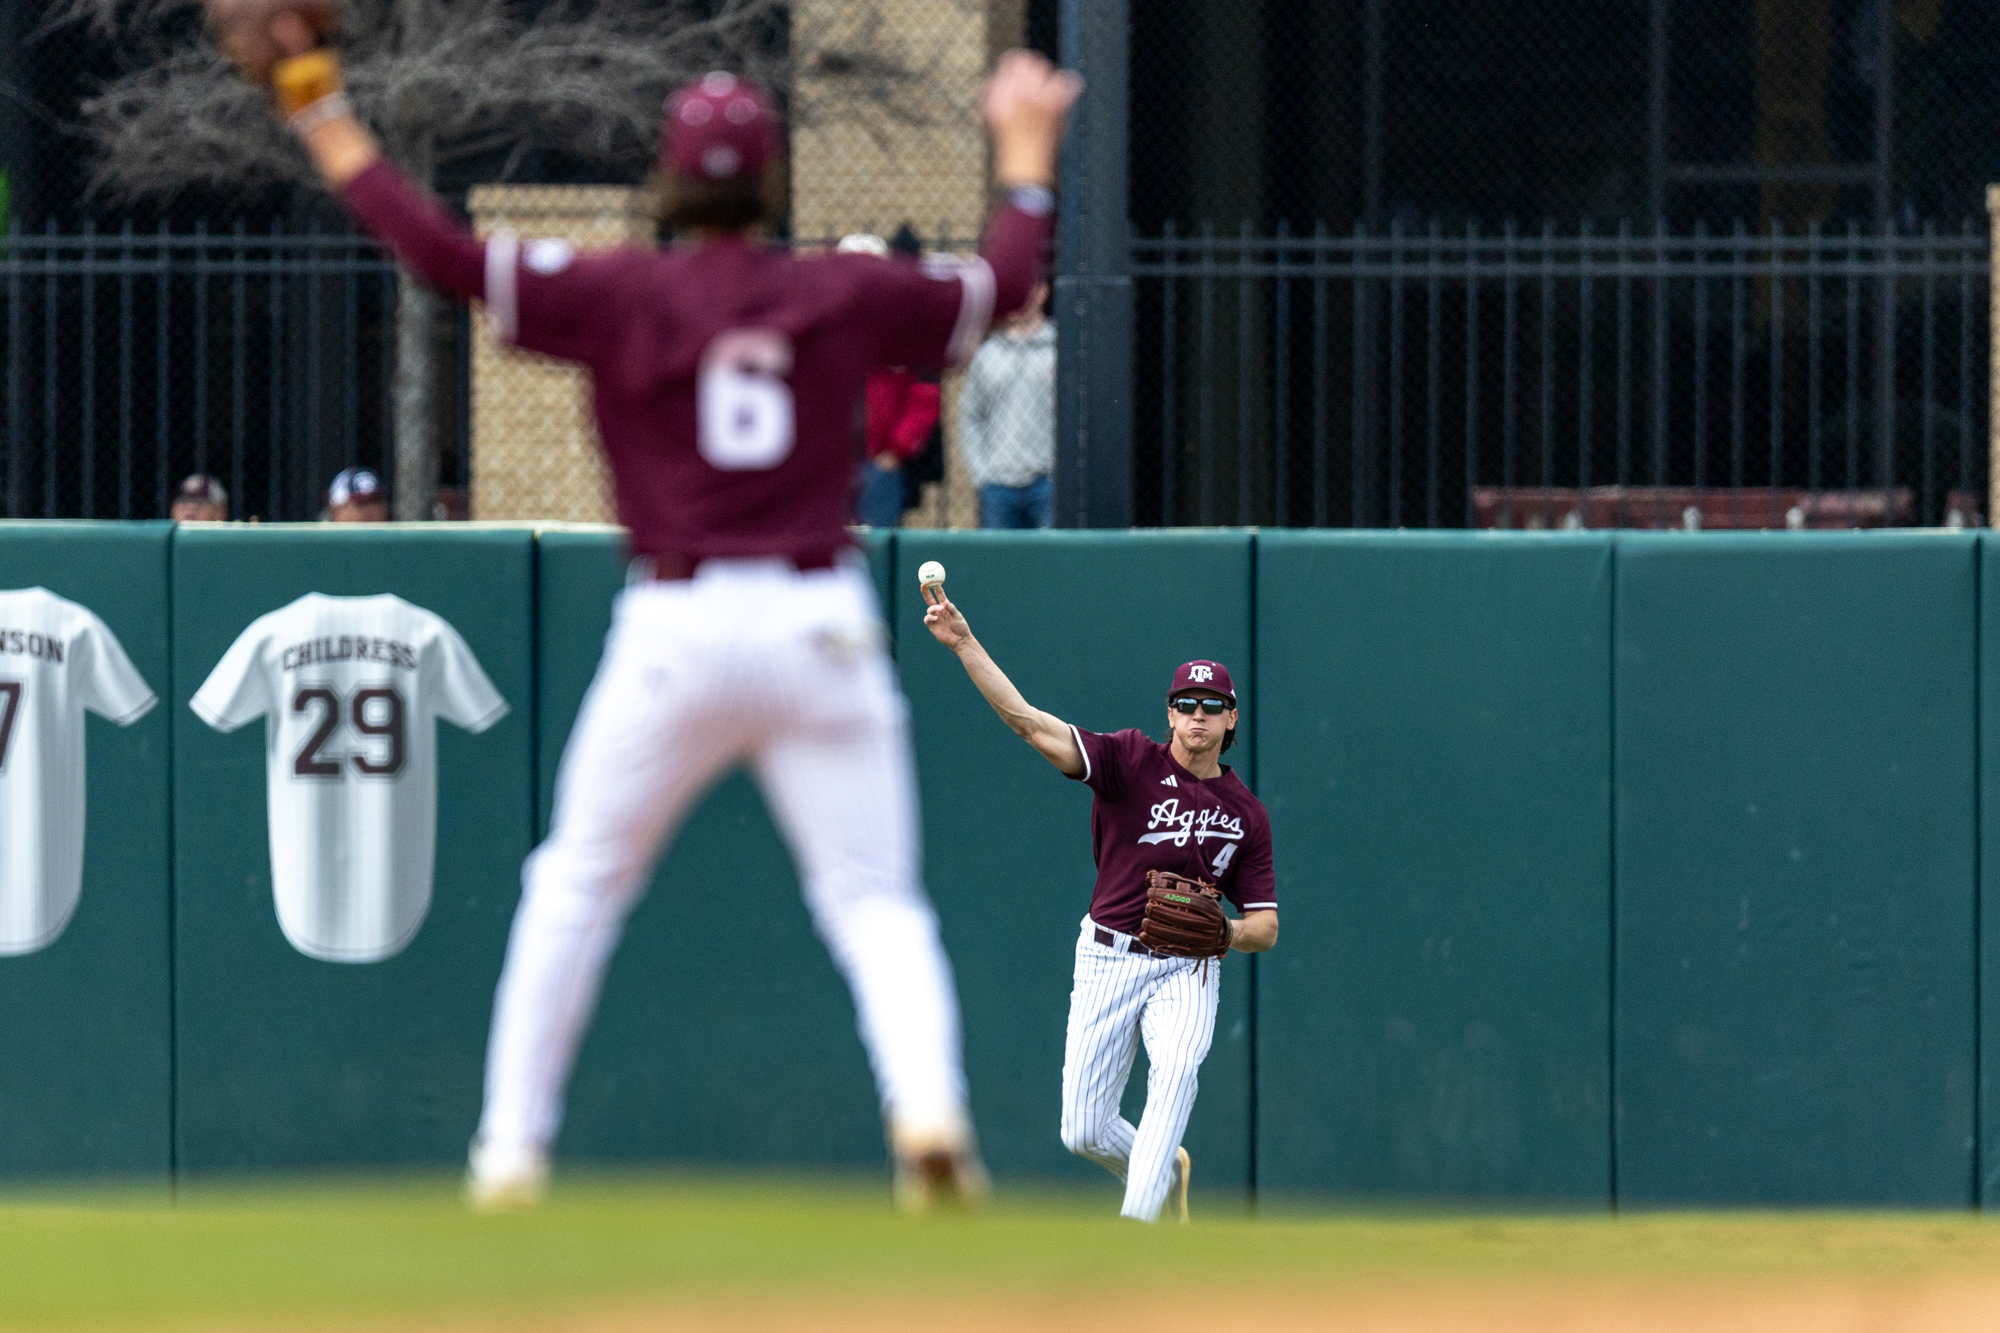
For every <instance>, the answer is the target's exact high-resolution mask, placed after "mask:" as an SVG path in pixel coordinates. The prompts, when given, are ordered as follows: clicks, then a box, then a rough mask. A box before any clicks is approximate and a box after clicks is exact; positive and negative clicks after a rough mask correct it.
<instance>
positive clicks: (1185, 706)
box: [1171, 694, 1231, 717]
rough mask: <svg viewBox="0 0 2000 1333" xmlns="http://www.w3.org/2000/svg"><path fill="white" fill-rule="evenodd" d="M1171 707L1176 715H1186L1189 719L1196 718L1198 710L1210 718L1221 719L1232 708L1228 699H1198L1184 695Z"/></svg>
mask: <svg viewBox="0 0 2000 1333" xmlns="http://www.w3.org/2000/svg"><path fill="white" fill-rule="evenodd" d="M1171 705H1172V707H1173V710H1174V711H1175V712H1176V713H1185V714H1187V715H1188V716H1189V717H1193V716H1194V710H1195V709H1197V708H1199V709H1200V710H1201V711H1202V712H1204V713H1207V714H1208V715H1209V716H1210V717H1221V716H1222V715H1223V714H1224V713H1226V712H1228V711H1229V709H1230V707H1231V704H1230V702H1229V700H1227V699H1197V698H1195V697H1194V696H1193V695H1191V694H1184V695H1182V696H1181V697H1180V698H1178V699H1175V700H1172V701H1171Z"/></svg>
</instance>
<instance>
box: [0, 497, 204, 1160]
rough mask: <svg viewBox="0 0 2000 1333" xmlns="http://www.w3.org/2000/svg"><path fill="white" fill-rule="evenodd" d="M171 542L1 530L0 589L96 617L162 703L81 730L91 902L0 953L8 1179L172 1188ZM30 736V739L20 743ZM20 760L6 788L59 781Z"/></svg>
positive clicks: (83, 901)
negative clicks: (98, 1179)
mask: <svg viewBox="0 0 2000 1333" xmlns="http://www.w3.org/2000/svg"><path fill="white" fill-rule="evenodd" d="M172 532H173V528H172V525H171V524H166V523H127V524H111V523H5V524H0V589H30V588H37V587H39V588H46V589H47V590H48V591H49V592H51V593H54V594H55V595H56V596H57V597H60V598H63V599H65V600H67V601H70V602H74V603H76V604H78V605H79V606H82V607H85V608H87V609H89V610H90V611H92V612H94V613H95V614H96V615H97V617H98V618H99V619H100V620H101V621H103V623H104V625H105V627H106V628H107V629H108V630H109V631H110V632H111V633H112V634H113V635H115V636H116V638H117V641H118V643H119V644H120V645H121V646H122V647H123V649H124V651H125V654H126V656H127V657H129V658H130V659H131V662H132V665H133V667H134V668H135V669H136V670H137V671H138V673H139V675H140V676H141V677H142V678H143V679H144V681H145V682H146V685H147V686H148V687H150V688H151V690H152V691H153V693H154V694H155V695H156V696H158V699H159V702H158V703H157V704H155V705H154V707H153V708H152V709H151V710H150V711H149V712H147V713H146V714H145V716H143V717H141V718H140V719H139V720H138V721H136V722H134V723H132V724H131V725H130V726H124V727H120V726H117V725H115V724H114V723H113V722H111V721H108V720H106V719H105V718H103V717H100V716H90V715H84V714H78V715H77V716H76V717H75V718H74V719H73V721H75V722H76V723H78V724H80V725H81V726H82V729H83V738H82V739H83V742H84V750H85V777H86V781H87V784H88V786H87V794H86V797H85V807H86V808H85V818H86V825H87V828H86V833H87V836H86V837H85V840H84V844H83V851H84V856H83V880H82V885H81V893H80V896H79V897H78V898H77V900H76V908H75V912H74V914H73V915H72V916H71V917H70V918H69V921H68V924H67V926H65V927H64V928H63V929H62V932H61V934H59V935H58V936H56V938H55V939H54V940H53V941H52V942H50V943H48V944H47V945H46V946H44V947H42V948H39V949H36V950H34V951H33V952H28V953H21V954H15V955H12V956H7V957H0V1174H4V1175H36V1174H51V1173H65V1174H67V1173H91V1174H94V1173H116V1174H120V1175H126V1176H155V1177H158V1178H159V1179H160V1180H161V1181H162V1182H164V1181H165V1180H166V1178H167V1173H168V1171H169V1169H170V1167H171V1165H172V1162H173V1144H172V1134H173V1106H174V1099H173V1086H172V1079H173V1027H172V1019H173V997H172V987H173V981H172V970H171V968H172V959H173V946H172V943H171V940H170V936H169V931H170V928H171V912H172V904H173V881H172V876H171V874H170V849H171V847H172V839H171V833H170V830H169V826H168V811H169V808H170V807H169V795H168V783H167V779H168V773H169V771H170V768H169V764H170V756H169V747H170V745H171V743H172V737H173V730H174V725H175V722H176V719H175V718H174V717H173V709H172V706H171V702H170V700H169V697H168V680H169V662H168V646H169V643H170V641H171V638H170V636H171V626H170V624H169V620H168V606H169V605H170V601H169V598H168V595H167V577H168V555H169V549H170V543H171V540H172ZM7 628H9V627H8V626H6V625H4V624H0V630H5V629H7ZM27 661H28V659H27V658H26V657H25V656H23V655H21V654H18V653H17V654H6V653H0V679H6V680H12V681H23V680H26V682H27V686H28V688H29V689H30V690H32V689H34V688H35V682H34V681H33V680H32V678H31V672H32V668H30V667H28V666H27V665H26V663H27ZM51 665H53V664H51ZM65 665H67V666H69V667H70V668H71V669H76V668H77V664H76V663H68V664H65ZM8 697H9V696H6V695H0V708H4V706H5V704H6V703H7V702H8ZM17 706H18V703H17ZM4 720H5V718H4V713H0V721H4ZM22 737H23V731H22V730H21V729H19V728H18V727H17V729H16V730H15V731H14V732H13V734H11V735H10V737H9V740H10V741H16V742H18V741H19V740H20V739H22ZM45 739H46V738H45ZM9 748H10V751H11V752H10V753H9V754H7V755H5V756H0V758H4V761H5V767H4V768H0V782H4V783H7V784H10V785H11V784H13V783H16V782H20V781H24V780H29V781H34V782H36V783H38V784H40V783H47V782H51V781H52V780H53V779H54V774H53V773H52V772H50V771H49V770H46V769H42V768H40V767H38V766H36V765H34V764H33V762H32V761H33V758H34V756H32V755H30V754H29V753H27V752H26V750H25V749H15V748H13V747H12V746H10V747H9ZM5 853H6V849H5V848H3V847H0V857H4V856H5ZM3 873H4V872H0V874H3ZM17 887H24V886H13V885H9V886H7V888H8V889H9V890H12V889H14V888H17Z"/></svg>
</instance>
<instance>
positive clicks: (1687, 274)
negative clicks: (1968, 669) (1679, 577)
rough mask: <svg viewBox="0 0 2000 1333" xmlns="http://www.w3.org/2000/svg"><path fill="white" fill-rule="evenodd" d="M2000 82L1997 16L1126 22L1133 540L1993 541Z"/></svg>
mask: <svg viewBox="0 0 2000 1333" xmlns="http://www.w3.org/2000/svg"><path fill="white" fill-rule="evenodd" d="M1885 6H1886V7H1885ZM1996 85H2000V17H1996V15H1995V13H1994V11H1992V9H1991V7H1990V6H1980V5H1975V4H1972V3H1969V2H1968V0H1750V2H1748V3H1745V2H1744V0H1730V2H1728V3H1725V2H1724V0H1653V3H1650V4H1640V5H1625V6H1615V5H1614V6H1592V5H1583V4H1556V5H1528V6H1523V5H1510V4H1501V3H1497V0H1474V2H1472V3H1465V2H1464V0H1454V2H1453V3H1445V2H1444V0H1407V2H1406V3H1398V4H1395V5H1390V4H1388V3H1387V2H1386V0H1346V2H1345V3H1334V4H1317V3H1284V2H1282V0H1266V2H1265V3H1262V4H1258V3H1248V4H1245V3H1228V4H1225V3H1221V2H1220V0H1168V2H1167V3H1163V4H1160V5H1154V6H1144V7H1140V6H1135V7H1134V9H1133V29H1132V87H1133V91H1132V109H1133V114H1132V130H1131V192H1132V217H1133V224H1134V231H1135V235H1136V237H1137V238H1138V239H1137V241H1136V243H1135V251H1134V260H1135V273H1136V274H1137V276H1138V283H1137V300H1138V310H1137V314H1138V329H1139V334H1138V346H1137V348H1136V356H1135V366H1136V382H1135V413H1134V415H1135V422H1134V456H1133V462H1134V467H1133V478H1134V482H1133V490H1134V495H1133V501H1134V514H1135V517H1136V518H1137V520H1138V521H1140V522H1162V523H1174V522H1210V521H1236V522H1261V523H1282V524H1315V523H1317V524H1326V523H1331V524H1342V525H1345V524H1353V525H1374V524H1383V525H1426V524H1428V525H1438V524H1444V525H1459V524H1494V523H1502V524H1516V523H1534V524H1541V523H1545V522H1549V523H1559V522H1565V521H1567V522H1572V523H1587V524H1590V525H1592V526H1596V525H1597V524H1598V522H1599V520H1600V518H1601V517H1602V516H1603V515H1604V514H1606V513H1610V514H1613V515H1615V516H1616V521H1619V522H1626V523H1641V524H1644V525H1667V524H1671V525H1672V526H1686V525H1689V524H1696V525H1708V526H1713V525H1715V524H1717V523H1725V524H1728V523H1742V524H1745V525H1750V526H1769V525H1770V524H1769V522H1768V515H1767V514H1766V511H1767V510H1769V509H1770V505H1771V504H1772V503H1775V502H1776V501H1777V500H1784V501H1785V503H1783V504H1779V505H1778V506H1777V508H1776V510H1775V511H1773V512H1776V513H1777V514H1778V515H1780V516H1781V517H1788V518H1789V519H1790V521H1791V522H1792V523H1793V524H1794V525H1798V524H1799V523H1801V522H1806V523H1808V524H1809V525H1817V524H1819V523H1820V522H1822V521H1824V522H1826V523H1845V522H1850V521H1851V522H1856V523H1858V522H1866V521H1870V520H1869V519H1868V517H1867V516H1868V515H1870V514H1875V515H1880V517H1877V518H1875V519H1874V520H1872V521H1875V522H1883V521H1887V522H1898V521H1901V522H1946V521H1977V520H1978V518H1979V515H1980V513H1981V512H1982V511H1983V510H1984V507H1985V506H1984V499H1983V496H1984V491H1985V487H1986V465H1985V456H1986V439H1987V421H1986V416H1987V403H1986V392H1985V385H1986V375H1987V356H1988V351H1987V345H1986V330H1987V324H1988V317H1987V304H1986V303H1987V294H1986V271H1987V247H1986V243H1985V239H1984V238H1985V220H1984V212H1985V208H1984V199H1983V193H1984V187H1985V185H1986V183H1987V182H1988V181H1991V180H1995V179H2000V134H1996V133H1995V131H1996V130H2000V125H1996V124H1995V123H1994V122H1995V119H1996V114H2000V113H1996V111H1995V110H1994V101H1995V99H1994V98H1993V96H1992V92H1993V91H1994V90H1995V88H1996ZM1621 236H1622V237H1623V239H1620V237H1621ZM1315 237H1317V238H1318V239H1317V240H1315V239H1314V238H1315ZM1598 485H1603V486H1610V487H1613V488H1614V489H1615V488H1619V487H1624V488H1627V489H1626V490H1624V491H1620V492H1619V493H1618V495H1617V496H1616V497H1613V498H1611V499H1607V498H1606V497H1604V496H1597V497H1596V498H1595V499H1592V498H1591V497H1590V496H1589V495H1586V494H1585V492H1588V491H1590V490H1591V489H1592V488H1593V487H1594V486H1598ZM1631 488H1641V489H1639V490H1632V489H1631ZM1674 488H1679V489H1677V490H1676V489H1674ZM1531 489H1532V490H1535V491H1537V492H1539V493H1540V496H1539V498H1535V497H1531V496H1529V495H1528V491H1529V490H1531ZM1745 489H1758V490H1762V491H1764V492H1767V494H1765V495H1763V496H1762V497H1760V498H1758V499H1757V500H1756V501H1755V502H1754V503H1752V502H1748V501H1746V500H1744V499H1743V498H1741V497H1739V499H1738V500H1736V501H1732V502H1730V503H1722V502H1721V499H1720V498H1719V497H1721V496H1722V495H1723V493H1724V492H1729V491H1734V490H1745ZM1670 490H1671V491H1673V493H1672V494H1671V495H1670V494H1669V493H1668V492H1669V491H1670ZM1829 490H1837V491H1839V492H1841V493H1842V495H1843V496H1844V497H1847V498H1843V499H1842V500H1841V501H1840V502H1838V503H1835V502H1834V501H1832V500H1830V499H1828V498H1827V497H1826V494H1825V492H1827V491H1829ZM1711 491H1712V492H1714V494H1711V493H1710V492H1711ZM1556 492H1563V493H1564V495H1557V494H1556ZM1572 492H1573V493H1574V494H1573V495H1571V494H1569V493H1572ZM1682 492H1685V493H1682ZM1861 492H1873V493H1874V494H1875V496H1876V498H1875V500H1874V501H1872V502H1870V503H1862V502H1861V500H1860V499H1859V498H1857V497H1858V496H1859V493H1861ZM1795 493H1796V494H1795ZM1565 495H1567V496H1568V498H1567V499H1565ZM1871 504H1872V507H1871ZM1607 506H1608V508H1607ZM1793 511H1797V512H1796V513H1794V512H1793ZM1781 525H1782V524H1781Z"/></svg>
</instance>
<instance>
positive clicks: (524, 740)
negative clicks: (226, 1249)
mask: <svg viewBox="0 0 2000 1333" xmlns="http://www.w3.org/2000/svg"><path fill="white" fill-rule="evenodd" d="M532 554H533V534H532V533H531V532H529V531H528V530H526V529H521V528H494V527H485V526H481V525H474V524H452V525H448V526H447V525H443V524H436V525H424V526H422V527H400V526H395V525H367V526H363V525H352V526H330V525H311V526H307V525H299V526H277V525H269V526H262V527H232V528H226V529H225V528H212V529H211V528H190V529H184V530H183V531H182V532H181V533H180V534H179V535H178V536H177V538H176V541H175V562H174V570H175V602H174V611H175V618H176V626H177V631H176V637H175V642H174V650H175V659H176V664H177V665H176V675H175V691H176V698H175V712H176V722H175V725H176V727H177V728H178V729H179V736H180V741H179V748H178V752H177V764H176V784H177V785H176V790H177V793H178V802H177V805H176V812H177V813H176V818H177V822H178V836H177V838H176V840H175V859H176V867H177V880H176V896H175V914H176V939H177V947H178V953H177V962H178V969H179V990H178V996H179V1000H178V1004H177V1008H176V1018H177V1021H178V1033H179V1056H180V1060H179V1084H180V1094H181V1095H180V1118H179V1131H180V1132H179V1142H180V1149H181V1158H180V1160H181V1164H182V1165H183V1167H185V1168H188V1169H191V1170H197V1171H199V1170H207V1169H215V1168H223V1167H261V1166H283V1165H308V1164H310V1165H325V1164H337V1163H341V1162H405V1161H448V1160H454V1159H456V1158H458V1157H461V1156H462V1155H463V1153H464V1151H465V1144H466V1141H467V1140H468V1139H469V1138H470V1137H471V1134H472V1130H473V1126H474V1123H475V1120H476V1118H477V1115H478V1110H479V1092H480V1068H481V1060H482V1057H483V1055H484V1052H485V1044H486V1043H485V1034H486V1024H487V1020H488V1017H489V1016H490V1014H491V1010H492V1000H493V985H494V982H495V980H496V978H497V977H498V976H499V971H500V960H501V954H502V952H503V950H504V949H505V947H506V937H507V927H508V923H509V922H510V920H511V919H512V915H513V908H514V903H515V902H516V900H517V899H518V898H519V896H520V874H521V862H522V859H523V858H524V857H525V856H526V855H527V852H528V850H529V848H530V846H531V838H532V833H533V819H534V784H533V746H532V741H531V736H530V734H529V728H528V720H529V719H530V718H532V716H533V713H534V710H533V708H532V707H531V700H530V695H531V690H532V681H531V678H530V666H531V663H532V653H531V649H530V643H531V635H530V633H529V628H530V627H531V626H532V625H533V624H534V605H533V586H534V585H533V567H532Z"/></svg>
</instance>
